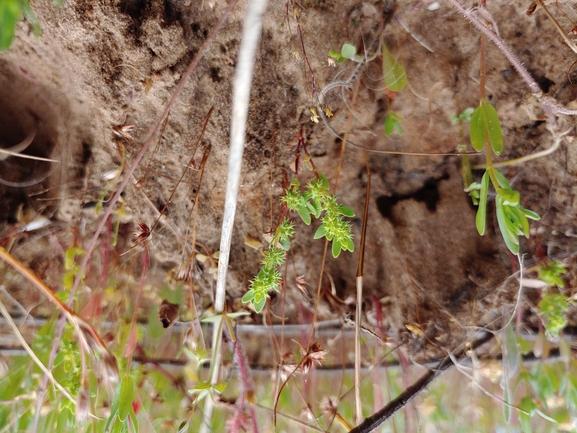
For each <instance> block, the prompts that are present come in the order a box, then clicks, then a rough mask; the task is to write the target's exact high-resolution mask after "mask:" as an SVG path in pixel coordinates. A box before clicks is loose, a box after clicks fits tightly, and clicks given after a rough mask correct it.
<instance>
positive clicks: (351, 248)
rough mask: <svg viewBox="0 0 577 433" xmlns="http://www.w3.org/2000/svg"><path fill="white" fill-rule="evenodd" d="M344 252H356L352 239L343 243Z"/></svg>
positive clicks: (344, 240)
mask: <svg viewBox="0 0 577 433" xmlns="http://www.w3.org/2000/svg"><path fill="white" fill-rule="evenodd" d="M341 244H342V248H343V250H346V251H351V252H353V251H354V250H355V244H354V242H353V240H352V239H350V238H347V239H343V240H342V241H341Z"/></svg>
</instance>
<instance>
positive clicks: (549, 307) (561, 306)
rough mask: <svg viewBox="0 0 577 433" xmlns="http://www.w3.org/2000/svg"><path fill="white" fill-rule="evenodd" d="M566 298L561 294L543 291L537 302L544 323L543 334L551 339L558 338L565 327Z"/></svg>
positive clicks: (567, 305)
mask: <svg viewBox="0 0 577 433" xmlns="http://www.w3.org/2000/svg"><path fill="white" fill-rule="evenodd" d="M567 301H568V299H567V296H565V295H564V294H562V293H550V292H549V291H545V292H544V293H543V299H541V302H539V310H540V311H541V313H540V314H541V316H542V317H543V321H544V322H545V332H546V333H547V334H549V335H551V336H552V337H553V338H558V337H559V332H561V330H562V329H563V328H565V326H567V310H568V309H569V303H568V302H567Z"/></svg>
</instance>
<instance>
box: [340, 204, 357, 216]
mask: <svg viewBox="0 0 577 433" xmlns="http://www.w3.org/2000/svg"><path fill="white" fill-rule="evenodd" d="M339 212H340V213H341V214H342V215H344V216H346V217H349V218H352V217H354V216H355V211H354V210H352V209H351V208H350V207H348V206H345V205H344V204H341V205H339Z"/></svg>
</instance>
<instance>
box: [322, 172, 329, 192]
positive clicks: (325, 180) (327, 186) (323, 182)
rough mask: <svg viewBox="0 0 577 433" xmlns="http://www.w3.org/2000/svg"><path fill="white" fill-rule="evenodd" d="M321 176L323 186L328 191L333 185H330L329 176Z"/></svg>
mask: <svg viewBox="0 0 577 433" xmlns="http://www.w3.org/2000/svg"><path fill="white" fill-rule="evenodd" d="M319 178H320V180H321V185H322V187H323V188H324V189H326V190H327V191H328V190H329V189H330V187H331V186H330V185H329V181H328V180H327V178H326V177H325V176H324V175H323V174H319Z"/></svg>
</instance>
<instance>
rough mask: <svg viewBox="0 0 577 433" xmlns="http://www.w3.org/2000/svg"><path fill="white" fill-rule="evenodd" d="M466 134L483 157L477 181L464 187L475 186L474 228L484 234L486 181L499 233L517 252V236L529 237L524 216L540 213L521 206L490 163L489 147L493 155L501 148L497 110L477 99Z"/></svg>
mask: <svg viewBox="0 0 577 433" xmlns="http://www.w3.org/2000/svg"><path fill="white" fill-rule="evenodd" d="M470 138H471V144H472V145H473V148H474V149H475V150H476V151H477V152H481V151H482V150H483V149H485V155H486V157H487V169H486V171H485V173H484V174H483V177H482V179H481V184H480V185H475V184H471V185H470V186H469V188H468V189H469V190H479V196H478V201H479V208H478V210H477V217H476V220H475V223H476V226H477V231H478V232H479V234H480V235H481V236H482V235H483V234H485V226H486V219H487V200H488V196H489V181H490V182H491V184H492V185H493V188H494V189H495V192H496V193H497V194H496V196H495V205H496V213H497V222H498V224H499V230H500V231H501V236H502V237H503V240H504V241H505V244H506V245H507V248H509V251H511V252H512V253H513V254H517V253H518V252H519V236H521V235H523V236H525V237H527V238H528V237H529V221H528V219H533V220H539V219H540V217H539V215H537V214H536V213H535V212H533V211H531V210H529V209H525V208H523V207H522V206H521V203H520V194H519V192H518V191H515V190H513V189H512V188H511V185H509V182H508V181H507V179H506V178H505V176H504V175H503V174H502V173H501V172H500V171H498V170H496V169H495V168H494V167H493V162H492V154H491V150H492V151H493V152H494V153H495V154H496V155H500V154H501V152H502V151H503V133H502V131H501V123H500V122H499V117H498V116H497V111H496V110H495V108H494V107H493V106H492V105H491V104H490V103H489V102H488V101H486V100H484V99H483V100H481V103H480V104H479V106H478V107H477V108H476V109H475V111H474V112H473V115H472V116H471V125H470ZM487 142H488V143H490V145H491V147H490V148H489V147H488V146H487V147H485V144H486V143H487ZM474 199H475V197H474Z"/></svg>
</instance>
